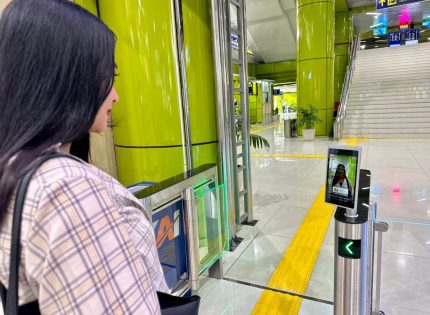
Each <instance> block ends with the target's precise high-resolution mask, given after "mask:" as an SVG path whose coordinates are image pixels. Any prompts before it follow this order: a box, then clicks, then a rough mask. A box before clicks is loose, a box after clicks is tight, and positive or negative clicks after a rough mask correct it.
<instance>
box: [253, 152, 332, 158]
mask: <svg viewBox="0 0 430 315" xmlns="http://www.w3.org/2000/svg"><path fill="white" fill-rule="evenodd" d="M251 156H254V157H287V158H292V159H326V158H327V155H322V154H288V153H275V154H270V153H267V154H266V153H253V154H251Z"/></svg>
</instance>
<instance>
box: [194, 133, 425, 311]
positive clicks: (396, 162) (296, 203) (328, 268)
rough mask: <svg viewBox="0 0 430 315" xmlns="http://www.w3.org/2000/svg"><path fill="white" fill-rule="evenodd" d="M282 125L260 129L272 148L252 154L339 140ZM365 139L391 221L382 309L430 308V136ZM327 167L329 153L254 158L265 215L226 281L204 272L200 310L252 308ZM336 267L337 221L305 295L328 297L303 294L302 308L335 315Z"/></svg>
mask: <svg viewBox="0 0 430 315" xmlns="http://www.w3.org/2000/svg"><path fill="white" fill-rule="evenodd" d="M281 131H282V128H275V129H270V130H265V131H262V132H261V133H260V134H261V135H263V136H264V137H266V138H267V139H268V140H269V142H270V143H271V148H270V150H269V151H266V150H265V149H260V150H253V153H276V154H282V153H289V154H322V155H325V154H326V152H327V146H328V145H331V144H337V143H338V142H335V141H332V140H330V139H327V138H318V139H316V140H315V141H314V142H304V141H303V140H302V139H301V138H291V139H284V138H283V137H282V133H281ZM360 145H361V146H362V168H366V169H370V170H371V171H372V175H373V176H372V189H371V199H372V200H375V201H376V202H377V203H378V215H377V216H378V219H380V220H384V221H387V222H388V223H389V225H390V230H389V231H388V232H387V233H385V235H384V248H383V259H382V270H383V274H382V289H381V290H382V292H381V308H382V310H384V311H385V313H386V314H391V315H403V314H430V294H429V292H430V140H369V141H366V142H363V143H361V144H360ZM325 168H326V161H325V159H295V158H290V157H252V180H253V199H254V214H255V217H256V219H257V220H259V222H258V223H257V225H256V226H255V227H250V226H244V227H243V228H242V229H240V230H239V232H238V234H239V235H240V236H241V237H244V238H245V240H244V241H243V242H242V243H241V244H240V245H239V247H238V248H237V249H236V251H235V252H233V253H227V254H226V256H225V257H224V269H225V270H224V271H225V278H226V279H227V280H216V279H212V278H208V277H203V280H202V281H203V284H202V289H201V290H200V294H201V296H202V305H201V314H205V315H206V314H250V313H251V312H252V310H253V308H254V305H255V303H256V302H257V301H258V299H259V297H260V295H261V292H262V289H261V287H260V286H264V285H265V284H266V283H267V281H268V280H269V278H270V276H271V274H272V272H273V271H274V270H275V268H276V266H277V264H278V262H279V259H280V258H281V257H282V255H283V253H284V251H285V250H286V249H287V248H288V245H289V243H290V241H291V239H292V238H293V237H294V234H295V233H296V231H297V229H298V227H299V226H300V224H301V222H302V220H303V218H304V216H305V215H306V213H307V210H308V209H309V207H310V206H311V205H312V203H313V201H314V199H315V197H316V196H317V194H318V192H319V190H320V188H321V187H322V185H323V183H324V176H325ZM394 188H397V189H400V192H393V189H394ZM333 266H334V222H333V220H332V222H330V225H329V228H328V230H327V234H326V237H325V240H324V243H323V246H322V248H321V251H320V255H319V258H318V260H317V263H316V265H315V267H314V270H313V273H312V277H311V280H310V282H309V284H308V287H307V291H306V294H305V295H306V296H308V297H310V298H316V299H319V300H322V302H316V301H315V299H305V300H304V301H303V303H302V307H301V310H300V313H299V314H301V315H308V314H309V315H310V314H312V315H313V314H322V315H324V314H333V306H332V305H330V303H331V302H333V278H334V270H333ZM228 279H232V280H228ZM235 280H239V281H240V283H237V282H234V281H235ZM253 285H257V287H256V286H253ZM323 302H324V303H323Z"/></svg>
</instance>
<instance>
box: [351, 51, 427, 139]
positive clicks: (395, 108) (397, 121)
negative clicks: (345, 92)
mask: <svg viewBox="0 0 430 315" xmlns="http://www.w3.org/2000/svg"><path fill="white" fill-rule="evenodd" d="M343 137H344V138H405V139H407V138H408V139H415V138H419V139H422V138H430V43H422V44H418V45H410V46H400V47H387V48H379V49H371V50H360V51H358V52H357V57H356V60H355V70H354V73H353V77H352V81H351V85H350V88H349V96H348V100H347V106H346V117H345V121H344V130H343Z"/></svg>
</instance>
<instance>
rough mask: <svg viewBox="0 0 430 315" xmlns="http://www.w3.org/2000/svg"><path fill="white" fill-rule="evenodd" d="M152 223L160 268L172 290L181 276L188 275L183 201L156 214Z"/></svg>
mask: <svg viewBox="0 0 430 315" xmlns="http://www.w3.org/2000/svg"><path fill="white" fill-rule="evenodd" d="M152 222H153V226H154V230H155V237H156V241H157V249H158V255H159V256H160V262H161V266H162V267H163V271H164V276H165V277H166V282H167V285H168V286H169V288H170V289H172V288H175V287H176V285H177V284H178V282H181V276H182V275H183V274H184V273H188V268H187V243H186V241H187V240H186V238H185V226H184V211H183V200H180V201H178V202H176V203H175V204H173V205H170V206H168V207H166V208H164V209H163V210H161V211H158V212H156V213H155V214H154V215H153V216H152Z"/></svg>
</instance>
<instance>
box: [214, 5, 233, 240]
mask: <svg viewBox="0 0 430 315" xmlns="http://www.w3.org/2000/svg"><path fill="white" fill-rule="evenodd" d="M211 11H212V42H213V44H212V48H213V49H212V51H213V55H214V72H215V87H216V89H215V92H216V102H217V118H218V119H217V127H218V152H219V160H220V164H221V166H222V167H221V168H220V173H221V177H220V178H222V182H223V183H225V185H226V191H227V195H226V196H224V198H227V209H226V212H225V213H226V215H227V216H228V218H227V220H228V223H229V224H228V228H229V234H230V235H229V236H228V237H227V238H228V241H230V240H229V238H230V236H233V235H235V234H236V225H235V222H234V221H230V220H229V219H230V218H229V217H230V216H229V211H230V210H231V209H234V191H233V175H232V170H233V168H232V163H231V162H232V160H231V148H232V142H231V137H229V136H227V134H226V132H225V131H226V130H229V128H230V122H229V120H228V114H227V113H226V109H227V104H228V89H227V81H228V79H227V65H226V61H227V56H226V50H225V38H226V35H225V23H226V21H225V18H224V17H225V15H224V14H223V5H222V1H221V2H220V1H219V0H212V1H211Z"/></svg>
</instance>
